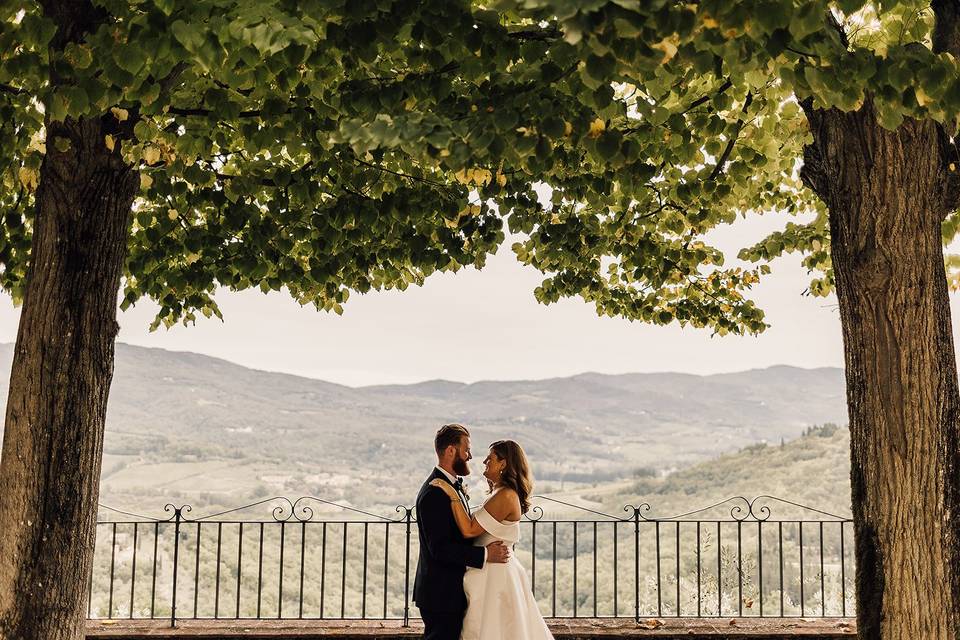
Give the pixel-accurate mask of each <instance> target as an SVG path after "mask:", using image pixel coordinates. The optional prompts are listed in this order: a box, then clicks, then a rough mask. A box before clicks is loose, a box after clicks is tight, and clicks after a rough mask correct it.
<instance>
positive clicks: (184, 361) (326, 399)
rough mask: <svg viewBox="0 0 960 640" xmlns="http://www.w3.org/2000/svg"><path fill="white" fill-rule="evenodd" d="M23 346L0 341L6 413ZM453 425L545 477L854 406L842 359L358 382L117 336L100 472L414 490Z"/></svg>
mask: <svg viewBox="0 0 960 640" xmlns="http://www.w3.org/2000/svg"><path fill="white" fill-rule="evenodd" d="M12 351H13V345H11V344H0V390H2V391H3V393H2V397H0V409H5V404H6V395H7V394H6V389H7V387H8V385H9V373H10V366H11V359H12ZM451 421H458V422H463V423H464V424H466V425H468V427H469V428H470V429H471V432H472V434H473V442H474V454H475V455H477V454H478V453H482V452H483V450H484V449H485V445H486V444H487V443H489V442H491V441H493V440H495V439H499V438H503V437H511V438H515V439H517V440H518V441H520V442H521V443H522V444H523V445H524V446H525V448H526V449H527V452H528V454H529V455H530V457H531V459H532V460H534V461H535V465H536V472H537V475H538V477H539V478H543V479H549V478H560V477H566V478H577V477H588V476H592V477H600V478H608V479H609V478H617V477H625V476H629V475H630V474H631V473H632V471H633V470H635V469H637V468H639V467H648V468H652V469H656V470H667V469H672V468H680V467H684V466H688V465H690V464H693V463H696V462H699V461H702V460H705V459H709V458H713V457H715V456H717V455H719V454H721V453H724V452H729V451H734V450H737V449H739V448H741V447H743V446H746V445H750V444H753V443H755V442H759V441H769V442H776V443H779V441H780V439H781V438H786V439H792V438H795V437H797V436H799V435H800V434H801V433H802V431H803V430H804V428H806V427H808V426H810V425H814V424H822V423H827V422H833V423H840V424H844V423H846V405H845V395H844V381H843V371H842V369H838V368H819V369H801V368H796V367H789V366H776V367H770V368H767V369H756V370H750V371H742V372H737V373H726V374H713V375H707V376H698V375H692V374H681V373H635V374H622V375H608V374H599V373H583V374H579V375H575V376H571V377H563V378H550V379H545V380H515V381H482V382H475V383H471V384H466V383H459V382H450V381H445V380H433V381H426V382H420V383H416V384H406V385H376V386H367V387H347V386H343V385H339V384H335V383H330V382H324V381H322V380H314V379H310V378H303V377H298V376H294V375H289V374H283V373H271V372H265V371H258V370H254V369H249V368H246V367H243V366H240V365H237V364H233V363H230V362H228V361H226V360H222V359H218V358H213V357H209V356H204V355H200V354H196V353H189V352H173V351H166V350H163V349H156V348H144V347H135V346H131V345H126V344H118V345H117V361H116V370H115V375H114V384H113V387H112V390H111V395H110V404H109V409H108V416H107V436H106V441H105V452H106V454H107V456H106V458H105V464H104V477H103V479H104V484H105V486H111V485H110V483H111V482H116V483H118V486H120V485H122V486H123V487H124V490H133V489H131V487H133V488H143V489H144V490H153V489H157V488H158V487H166V488H168V489H169V488H180V487H181V485H183V486H185V487H187V488H189V487H190V486H194V487H199V486H200V485H202V484H203V482H204V481H205V480H204V478H205V477H207V475H208V471H207V470H206V469H207V467H210V463H213V462H217V463H218V464H220V463H222V465H221V466H223V468H225V469H227V468H229V469H233V470H237V469H240V470H242V473H241V472H240V471H236V473H237V474H238V475H237V476H236V477H235V478H234V480H235V482H234V485H235V486H236V487H237V488H238V489H239V488H240V487H246V488H248V489H249V487H248V486H246V485H245V484H244V483H245V480H246V479H247V478H248V477H251V476H252V477H256V478H260V479H261V480H262V478H263V477H265V476H270V477H271V478H274V480H272V481H271V482H272V483H273V485H275V486H276V489H277V490H279V489H282V488H284V486H286V487H290V490H294V487H296V486H297V485H298V483H299V485H301V486H302V485H303V484H304V483H307V484H309V483H310V482H311V480H310V479H311V478H313V479H316V478H319V480H315V482H319V483H321V484H324V483H328V480H329V477H333V476H335V475H336V474H343V473H346V474H347V475H349V474H350V473H352V472H359V475H360V476H362V477H366V479H367V481H368V482H374V483H388V484H389V490H390V491H396V492H397V493H398V494H403V495H405V494H406V493H409V492H410V491H411V490H412V488H413V487H415V486H416V485H417V484H418V483H419V482H420V481H421V480H422V478H420V476H421V475H422V474H421V471H422V470H423V469H428V468H429V466H430V465H431V464H432V463H431V458H432V455H431V448H432V437H433V433H434V431H435V430H436V428H437V427H438V426H439V425H441V424H443V423H445V422H451ZM477 457H478V459H479V458H482V455H478V456H477ZM176 464H179V465H181V466H182V465H197V464H206V465H207V467H203V468H201V470H200V471H196V473H199V474H200V475H199V479H198V480H196V481H194V482H192V483H190V484H186V485H184V482H185V481H184V480H183V477H187V475H189V474H187V475H183V474H181V475H182V477H181V476H178V473H180V471H183V472H184V474H185V473H186V471H184V468H181V469H179V471H178V470H177V469H173V468H169V469H168V467H169V466H170V465H176ZM157 465H167V467H162V468H161V467H159V466H157ZM214 466H216V465H214ZM154 472H155V473H154ZM191 473H194V472H193V471H191ZM231 473H233V471H231ZM151 474H153V475H151ZM153 476H157V477H161V476H162V482H161V481H160V480H155V478H154V477H153ZM208 479H209V480H210V482H211V483H212V484H216V482H214V481H215V480H216V478H213V477H209V478H208ZM121 481H122V482H121ZM328 484H329V483H328ZM226 485H227V488H226V489H223V490H229V483H226ZM326 488H329V487H326ZM158 490H159V489H158ZM385 491H386V489H385Z"/></svg>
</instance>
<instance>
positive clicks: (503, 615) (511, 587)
mask: <svg viewBox="0 0 960 640" xmlns="http://www.w3.org/2000/svg"><path fill="white" fill-rule="evenodd" d="M463 590H464V592H465V593H466V594H467V613H466V615H465V616H464V619H463V632H462V633H461V635H460V638H461V640H553V635H552V634H551V633H550V630H549V629H548V628H547V625H546V623H545V622H544V621H543V615H541V613H540V608H539V607H537V603H536V601H535V600H534V599H533V591H532V590H531V589H530V582H529V581H528V580H527V572H526V571H524V569H523V566H522V565H521V564H520V563H519V562H518V561H517V559H516V557H514V558H511V560H510V561H509V562H507V563H506V564H495V563H487V564H485V565H484V566H483V568H482V569H473V568H468V569H467V572H466V573H465V574H464V576H463Z"/></svg>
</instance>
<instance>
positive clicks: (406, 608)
mask: <svg viewBox="0 0 960 640" xmlns="http://www.w3.org/2000/svg"><path fill="white" fill-rule="evenodd" d="M404 512H405V513H404V516H403V519H404V522H405V523H406V529H407V532H406V540H407V542H406V561H405V564H404V569H403V626H404V627H405V628H406V627H409V626H410V520H411V515H412V513H413V510H412V509H411V508H409V507H404Z"/></svg>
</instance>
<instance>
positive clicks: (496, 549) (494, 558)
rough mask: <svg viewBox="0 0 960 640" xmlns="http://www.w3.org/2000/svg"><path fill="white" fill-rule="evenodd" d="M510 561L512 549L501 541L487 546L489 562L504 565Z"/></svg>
mask: <svg viewBox="0 0 960 640" xmlns="http://www.w3.org/2000/svg"><path fill="white" fill-rule="evenodd" d="M509 561H510V547H508V546H507V545H505V544H503V543H502V542H500V541H499V540H498V541H497V542H491V543H490V544H488V545H487V562H496V563H498V564H503V563H505V562H509Z"/></svg>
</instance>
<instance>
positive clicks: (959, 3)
mask: <svg viewBox="0 0 960 640" xmlns="http://www.w3.org/2000/svg"><path fill="white" fill-rule="evenodd" d="M930 7H931V8H932V9H933V25H934V26H933V37H932V39H933V52H934V53H951V54H953V57H954V58H958V57H960V0H933V1H932V2H931V3H930Z"/></svg>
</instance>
